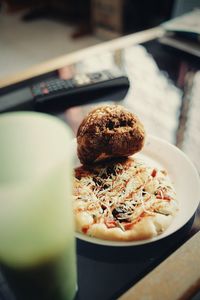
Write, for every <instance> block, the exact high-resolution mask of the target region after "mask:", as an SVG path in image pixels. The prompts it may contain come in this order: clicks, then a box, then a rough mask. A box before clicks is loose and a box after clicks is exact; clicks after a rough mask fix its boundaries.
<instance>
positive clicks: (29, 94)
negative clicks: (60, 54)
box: [0, 69, 129, 113]
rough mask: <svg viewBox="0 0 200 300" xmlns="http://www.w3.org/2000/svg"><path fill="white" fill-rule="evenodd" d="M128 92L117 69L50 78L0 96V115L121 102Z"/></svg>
mask: <svg viewBox="0 0 200 300" xmlns="http://www.w3.org/2000/svg"><path fill="white" fill-rule="evenodd" d="M128 89H129V80H128V78H127V76H126V75H124V74H122V73H121V72H120V71H119V70H118V69H115V70H103V71H100V72H95V73H84V74H82V73H80V74H77V75H75V76H74V77H73V78H71V79H68V80H64V79H60V78H59V77H52V78H48V79H47V80H43V81H40V82H38V83H36V84H34V85H32V86H30V87H27V88H21V89H18V90H16V91H14V92H11V93H9V94H6V95H2V96H0V112H3V111H11V110H23V109H28V110H36V111H43V112H52V113H57V112H62V111H64V110H65V109H67V108H69V107H72V106H76V105H82V104H86V103H89V102H96V101H106V100H110V101H119V100H122V99H123V98H124V97H125V95H126V93H127V91H128Z"/></svg>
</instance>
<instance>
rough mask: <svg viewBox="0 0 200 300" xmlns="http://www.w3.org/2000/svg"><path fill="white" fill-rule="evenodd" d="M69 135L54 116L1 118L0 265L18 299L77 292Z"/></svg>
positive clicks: (58, 299) (60, 299)
mask: <svg viewBox="0 0 200 300" xmlns="http://www.w3.org/2000/svg"><path fill="white" fill-rule="evenodd" d="M70 139H71V133H70V130H69V129H68V128H67V127H66V125H65V124H64V123H63V122H62V121H60V120H58V119H57V118H56V117H52V116H49V115H45V114H40V113H31V112H17V113H6V114H3V115H1V116H0V263H1V270H3V274H4V276H5V278H6V279H7V281H8V284H9V286H10V288H11V290H12V291H13V293H14V295H15V297H16V299H17V300H18V299H19V300H22V299H23V300H40V299H42V300H50V299H51V300H71V299H73V298H74V296H75V292H76V259H75V240H74V227H73V215H72V160H73V158H72V154H71V153H70V151H69V143H70Z"/></svg>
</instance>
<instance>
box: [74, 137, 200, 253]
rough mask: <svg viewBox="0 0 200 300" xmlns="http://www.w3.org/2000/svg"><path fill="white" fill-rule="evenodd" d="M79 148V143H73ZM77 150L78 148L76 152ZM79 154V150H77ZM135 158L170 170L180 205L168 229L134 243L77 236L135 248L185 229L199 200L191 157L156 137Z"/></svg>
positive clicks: (196, 178) (195, 171)
mask: <svg viewBox="0 0 200 300" xmlns="http://www.w3.org/2000/svg"><path fill="white" fill-rule="evenodd" d="M73 147H75V148H76V142H74V143H73ZM74 150H75V149H74ZM75 151H76V150H75ZM135 157H138V158H142V159H143V160H144V161H147V162H148V163H149V164H152V165H153V166H155V167H156V166H157V167H161V168H164V169H166V170H167V172H168V175H169V177H170V179H171V181H172V183H173V185H174V188H175V190H176V194H177V200H178V202H179V211H178V213H177V215H176V216H175V218H174V220H173V222H172V224H171V225H170V226H169V227H168V229H167V230H166V231H165V232H164V233H162V234H160V235H158V236H157V237H154V238H152V239H148V240H143V241H133V242H113V241H105V240H100V239H96V238H92V237H89V236H86V235H84V234H81V233H76V237H77V238H79V239H81V240H84V241H87V242H90V243H95V244H100V245H107V246H118V247H119V246H123V247H124V246H134V245H142V244H147V243H151V242H153V241H157V240H160V239H163V238H164V237H167V236H169V235H170V234H172V233H174V232H176V231H177V230H179V229H180V228H181V227H183V226H184V225H185V224H186V223H187V222H188V221H189V220H190V219H191V217H192V216H193V215H194V213H195V211H196V209H197V207H198V205H199V201H200V178H199V174H198V173H197V170H196V169H195V167H194V166H193V164H192V163H191V161H190V160H189V158H188V157H187V156H186V155H185V154H184V153H183V152H182V151H180V150H179V149H178V148H177V147H175V146H173V145H171V144H169V143H168V142H166V141H164V140H162V139H159V138H157V137H154V136H148V137H147V139H146V143H145V146H144V148H143V150H142V151H141V152H140V153H138V154H136V155H135Z"/></svg>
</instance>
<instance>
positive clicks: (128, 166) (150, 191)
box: [74, 159, 177, 230]
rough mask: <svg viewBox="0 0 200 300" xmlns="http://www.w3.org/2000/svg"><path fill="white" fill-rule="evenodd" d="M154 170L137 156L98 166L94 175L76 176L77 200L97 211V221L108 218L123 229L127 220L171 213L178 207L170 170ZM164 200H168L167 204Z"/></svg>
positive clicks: (95, 220)
mask: <svg viewBox="0 0 200 300" xmlns="http://www.w3.org/2000/svg"><path fill="white" fill-rule="evenodd" d="M82 168H83V167H82ZM153 170H154V169H153V168H152V167H150V166H147V165H146V164H144V163H143V162H142V161H140V160H133V159H127V160H126V161H125V162H118V163H115V164H114V163H113V164H112V165H110V164H108V165H107V166H98V167H97V168H94V170H92V171H90V176H89V175H87V176H83V177H81V178H79V177H78V176H77V178H75V179H74V201H75V202H76V201H80V200H81V201H82V202H83V203H85V206H84V209H85V211H90V212H91V213H92V214H93V216H94V222H102V217H103V218H105V217H106V218H109V220H113V221H115V224H116V226H118V227H119V228H121V229H122V230H125V229H124V224H125V223H127V222H130V223H131V222H133V223H134V221H135V220H137V219H138V218H139V217H140V216H141V215H142V214H143V215H144V216H145V215H151V216H152V215H154V214H155V213H161V214H162V213H166V214H168V213H170V211H171V210H174V209H175V210H176V209H177V207H175V205H174V203H176V201H175V191H174V188H173V186H172V185H171V183H170V180H169V178H168V177H167V173H166V172H164V171H163V170H157V169H156V173H155V172H153ZM152 174H153V175H152ZM78 178H79V179H78ZM163 200H168V201H165V204H163V202H164V201H163ZM82 207H83V205H82ZM76 209H77V206H76V205H75V210H76Z"/></svg>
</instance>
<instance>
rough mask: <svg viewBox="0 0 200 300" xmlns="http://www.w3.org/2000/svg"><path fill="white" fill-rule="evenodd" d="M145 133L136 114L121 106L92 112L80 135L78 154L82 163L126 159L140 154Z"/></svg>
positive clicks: (96, 109)
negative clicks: (118, 158)
mask: <svg viewBox="0 0 200 300" xmlns="http://www.w3.org/2000/svg"><path fill="white" fill-rule="evenodd" d="M144 139H145V131H144V127H143V125H142V123H141V122H140V120H139V119H138V117H137V116H135V114H133V113H131V112H129V111H128V110H127V109H125V108H124V107H122V106H120V105H103V106H100V107H97V108H95V109H94V110H92V111H91V112H90V113H89V114H88V115H87V116H86V117H85V119H84V120H83V121H82V123H81V124H80V126H79V129H78V132H77V144H78V148H77V152H78V157H79V159H80V161H81V163H82V164H91V163H93V162H98V161H101V160H103V159H107V158H115V157H126V156H129V155H132V154H134V153H136V152H138V151H140V150H141V149H142V147H143V145H144Z"/></svg>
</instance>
